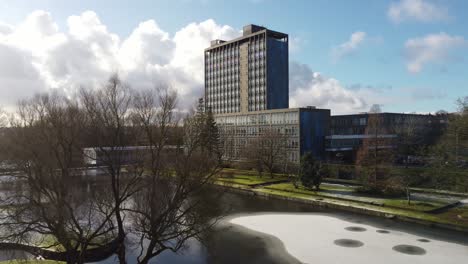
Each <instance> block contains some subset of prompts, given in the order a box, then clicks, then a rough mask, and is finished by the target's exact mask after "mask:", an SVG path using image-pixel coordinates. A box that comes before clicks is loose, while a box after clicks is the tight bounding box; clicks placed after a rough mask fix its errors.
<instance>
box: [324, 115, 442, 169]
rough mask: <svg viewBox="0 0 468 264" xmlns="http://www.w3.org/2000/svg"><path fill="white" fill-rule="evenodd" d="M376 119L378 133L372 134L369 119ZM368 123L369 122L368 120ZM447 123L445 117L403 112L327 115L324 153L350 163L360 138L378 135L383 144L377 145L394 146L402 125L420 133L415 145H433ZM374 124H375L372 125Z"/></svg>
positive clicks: (361, 139)
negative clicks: (327, 123) (328, 123)
mask: <svg viewBox="0 0 468 264" xmlns="http://www.w3.org/2000/svg"><path fill="white" fill-rule="evenodd" d="M372 117H374V119H377V120H378V121H377V122H378V126H379V127H378V132H377V133H378V135H375V134H372V131H370V130H372V129H370V126H373V125H372V124H369V121H370V118H372ZM371 122H372V121H371ZM446 124H447V116H444V115H421V114H404V113H361V114H353V115H336V116H331V122H330V134H329V135H328V136H327V137H326V148H325V151H326V153H327V154H326V156H327V159H329V160H331V161H345V162H353V161H355V159H356V154H357V151H358V150H359V148H361V146H362V145H363V141H364V140H366V139H369V138H373V137H378V138H381V139H385V140H380V142H383V143H384V144H385V145H382V146H379V147H380V148H396V147H397V146H398V139H399V136H400V134H401V133H402V132H404V130H405V127H408V126H411V129H412V130H413V131H414V132H415V133H416V131H418V133H421V135H420V138H421V141H420V142H418V144H419V145H424V144H427V145H429V144H433V143H434V142H435V140H437V138H438V137H439V136H440V135H441V133H442V130H443V128H444V127H445V125H446ZM374 125H375V124H374Z"/></svg>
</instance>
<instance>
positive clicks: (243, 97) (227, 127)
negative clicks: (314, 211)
mask: <svg viewBox="0 0 468 264" xmlns="http://www.w3.org/2000/svg"><path fill="white" fill-rule="evenodd" d="M288 75H289V68H288V35H287V34H284V33H280V32H276V31H272V30H269V29H266V28H264V27H260V26H256V25H248V26H245V27H244V28H243V34H242V36H241V37H239V38H236V39H234V40H231V41H224V40H219V39H218V40H213V41H212V42H211V46H210V47H209V48H207V49H205V106H206V108H207V109H210V110H211V111H212V112H213V113H214V114H215V121H216V123H217V124H218V126H219V128H220V131H221V134H222V135H224V136H225V137H226V138H228V139H229V140H228V141H226V142H228V144H229V146H226V147H227V148H228V149H229V150H227V149H226V151H225V156H226V158H229V159H231V160H236V161H241V160H242V159H243V157H242V156H243V154H242V152H243V150H244V149H245V147H246V146H248V145H249V144H250V142H251V140H254V139H255V138H256V137H261V136H262V135H263V134H265V132H266V131H273V132H274V133H278V134H279V135H281V136H282V137H281V140H284V143H285V144H284V150H283V151H284V153H285V154H286V157H288V158H289V160H290V161H292V162H295V163H298V162H299V160H300V157H301V155H303V154H304V153H305V152H311V153H313V154H314V156H316V157H317V158H322V157H324V149H325V136H326V135H327V134H328V127H329V121H330V110H328V109H317V108H315V107H305V108H288V107H289V86H288V82H289V78H288Z"/></svg>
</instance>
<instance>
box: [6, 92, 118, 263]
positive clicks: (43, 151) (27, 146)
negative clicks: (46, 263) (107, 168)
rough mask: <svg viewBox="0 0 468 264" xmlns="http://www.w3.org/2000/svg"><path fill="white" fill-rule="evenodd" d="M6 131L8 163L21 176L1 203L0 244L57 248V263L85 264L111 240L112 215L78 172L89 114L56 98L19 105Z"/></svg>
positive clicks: (15, 177)
mask: <svg viewBox="0 0 468 264" xmlns="http://www.w3.org/2000/svg"><path fill="white" fill-rule="evenodd" d="M15 116H16V118H15V119H13V120H12V124H11V129H9V131H8V135H7V136H8V141H9V144H8V146H7V147H8V152H9V159H10V160H11V161H12V162H13V163H14V164H15V167H16V170H18V171H19V172H20V173H18V174H14V175H13V179H12V181H13V183H14V184H15V185H14V188H12V189H11V191H10V192H9V193H8V195H7V197H6V198H5V199H4V200H2V201H1V202H2V206H4V208H11V209H8V210H3V213H2V216H1V219H0V229H1V231H0V234H1V237H0V239H1V240H2V241H3V242H7V243H17V244H20V245H31V244H32V245H33V246H37V248H36V249H35V250H36V251H34V252H35V253H39V254H41V252H42V253H44V252H46V251H43V250H42V251H41V249H49V248H54V249H55V250H56V251H58V252H62V254H58V253H57V254H55V255H54V256H55V257H53V258H55V259H59V260H65V261H66V262H67V263H84V261H85V260H86V257H87V255H88V254H87V253H88V250H89V248H90V247H102V246H103V244H106V243H108V242H109V243H110V241H111V240H112V230H113V227H114V226H113V223H112V221H111V217H112V216H113V212H112V210H107V208H105V207H102V203H101V201H102V199H101V198H102V197H100V196H99V193H98V192H93V191H88V192H86V189H87V188H89V187H90V182H89V181H87V180H86V178H82V177H81V174H80V173H79V171H78V170H76V167H79V166H80V165H81V151H82V147H83V137H82V135H81V131H82V130H83V128H84V127H83V124H85V115H84V113H83V112H82V111H81V110H80V109H79V106H78V103H77V102H75V101H72V100H69V99H66V98H65V97H63V96H60V95H57V94H44V95H37V96H35V97H34V98H32V99H30V100H25V101H22V102H20V103H19V107H18V111H17V113H16V115H15Z"/></svg>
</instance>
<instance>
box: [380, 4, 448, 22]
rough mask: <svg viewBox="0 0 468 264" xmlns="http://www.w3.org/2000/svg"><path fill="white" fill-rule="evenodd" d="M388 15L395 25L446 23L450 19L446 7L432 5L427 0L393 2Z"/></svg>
mask: <svg viewBox="0 0 468 264" xmlns="http://www.w3.org/2000/svg"><path fill="white" fill-rule="evenodd" d="M387 15H388V17H389V19H390V20H391V21H392V22H394V23H401V22H403V21H407V20H413V21H420V22H433V21H444V20H447V19H449V18H450V16H449V13H448V9H447V8H446V7H443V6H440V5H436V4H433V3H430V2H429V1H426V0H400V1H399V2H393V3H391V4H390V7H389V8H388V11H387Z"/></svg>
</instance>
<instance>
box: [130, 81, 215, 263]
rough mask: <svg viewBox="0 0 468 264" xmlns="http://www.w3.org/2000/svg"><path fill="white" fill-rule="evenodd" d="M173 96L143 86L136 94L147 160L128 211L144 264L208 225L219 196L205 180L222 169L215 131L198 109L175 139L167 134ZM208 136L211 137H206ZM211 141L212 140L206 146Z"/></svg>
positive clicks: (172, 123) (173, 115)
mask: <svg viewBox="0 0 468 264" xmlns="http://www.w3.org/2000/svg"><path fill="white" fill-rule="evenodd" d="M176 101H177V95H176V93H174V92H172V91H170V90H168V89H167V88H164V89H156V90H154V91H145V92H141V93H139V94H138V95H137V96H136V97H135V107H134V109H135V112H134V114H135V121H136V122H137V125H136V126H137V127H141V130H142V131H145V138H146V140H147V142H148V143H149V145H148V147H149V149H150V153H149V160H148V162H147V163H146V164H147V166H148V167H147V169H148V171H151V173H149V174H148V175H145V177H144V180H143V184H142V185H141V188H140V189H139V191H138V192H137V193H136V195H135V196H134V199H133V200H134V203H132V204H131V206H129V207H128V208H127V209H126V210H128V211H129V212H131V215H132V219H133V223H134V224H133V228H134V233H135V234H137V235H138V237H139V244H140V245H139V246H140V254H139V256H138V262H139V263H148V262H149V261H150V260H151V259H152V258H154V257H155V256H157V255H159V254H161V253H162V252H164V251H166V250H171V251H174V252H175V251H177V250H179V249H180V248H181V247H183V246H184V245H185V242H186V241H187V240H188V239H190V238H193V237H197V236H198V235H199V234H200V233H201V232H203V231H205V230H206V229H207V228H210V227H211V226H212V224H213V223H214V221H212V220H213V217H214V218H215V219H216V215H217V214H216V213H215V212H214V211H212V209H213V208H215V207H216V206H215V203H216V201H217V200H218V199H216V198H214V197H211V196H212V195H216V192H213V190H207V189H206V188H207V187H208V184H209V183H211V182H212V181H213V180H214V177H215V176H216V175H217V174H218V172H219V170H220V158H219V153H217V152H216V151H214V150H217V149H219V146H218V144H219V143H218V141H217V140H216V135H213V134H212V133H211V132H213V131H211V132H210V130H211V129H210V121H209V119H210V118H208V116H207V115H205V114H204V113H203V112H202V111H198V112H197V113H196V114H192V115H189V116H187V117H186V118H184V120H183V133H182V134H179V136H180V137H181V138H180V139H179V140H174V141H173V142H178V143H179V144H176V145H170V144H169V141H168V138H169V136H170V134H172V133H173V131H174V129H176V128H177V124H178V118H177V117H176V113H175V107H176ZM207 136H209V137H210V138H206V137H207ZM210 142H211V143H213V144H214V145H210Z"/></svg>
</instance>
